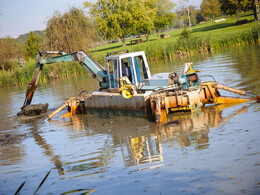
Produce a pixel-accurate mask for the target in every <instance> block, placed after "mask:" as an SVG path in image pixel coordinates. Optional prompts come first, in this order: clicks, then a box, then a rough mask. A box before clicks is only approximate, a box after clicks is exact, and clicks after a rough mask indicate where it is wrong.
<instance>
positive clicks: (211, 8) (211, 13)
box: [200, 0, 220, 19]
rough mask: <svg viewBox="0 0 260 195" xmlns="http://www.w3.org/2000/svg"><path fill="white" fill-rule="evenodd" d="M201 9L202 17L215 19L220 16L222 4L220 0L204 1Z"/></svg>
mask: <svg viewBox="0 0 260 195" xmlns="http://www.w3.org/2000/svg"><path fill="white" fill-rule="evenodd" d="M200 9H201V14H202V16H204V17H209V18H211V19H214V18H215V17H216V16H217V15H219V12H220V4H219V2H218V0H203V1H202V3H201V5H200Z"/></svg>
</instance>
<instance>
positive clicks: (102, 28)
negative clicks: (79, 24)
mask: <svg viewBox="0 0 260 195" xmlns="http://www.w3.org/2000/svg"><path fill="white" fill-rule="evenodd" d="M84 4H85V6H86V7H87V8H88V9H89V13H90V15H91V16H92V17H93V19H94V21H95V22H96V24H97V26H98V28H99V32H100V33H101V35H102V36H103V37H104V38H105V39H114V38H116V37H119V38H120V39H121V41H122V43H123V45H125V36H126V35H128V34H129V33H131V32H133V24H134V21H133V16H132V13H131V12H130V10H131V6H132V5H133V4H134V2H133V1H131V0H98V1H97V2H95V3H90V2H87V1H86V2H85V3H84Z"/></svg>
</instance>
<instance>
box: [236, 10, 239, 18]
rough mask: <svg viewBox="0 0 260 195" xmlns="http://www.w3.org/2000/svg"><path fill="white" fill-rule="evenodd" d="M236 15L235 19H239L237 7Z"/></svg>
mask: <svg viewBox="0 0 260 195" xmlns="http://www.w3.org/2000/svg"><path fill="white" fill-rule="evenodd" d="M236 16H237V21H239V11H238V9H237V10H236Z"/></svg>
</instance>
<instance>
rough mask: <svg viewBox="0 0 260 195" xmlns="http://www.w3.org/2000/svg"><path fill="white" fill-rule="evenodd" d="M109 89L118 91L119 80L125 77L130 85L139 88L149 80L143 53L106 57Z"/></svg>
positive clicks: (148, 71)
mask: <svg viewBox="0 0 260 195" xmlns="http://www.w3.org/2000/svg"><path fill="white" fill-rule="evenodd" d="M106 65H107V74H108V80H109V89H119V88H120V87H121V86H120V85H121V84H120V81H119V79H120V78H122V77H124V76H127V77H128V79H129V80H130V82H131V83H132V85H134V86H135V87H136V88H140V86H142V85H143V83H144V81H145V80H147V79H150V78H151V73H150V70H149V66H148V63H147V59H146V56H145V53H144V52H143V51H140V52H127V53H121V54H115V55H110V54H108V55H107V57H106Z"/></svg>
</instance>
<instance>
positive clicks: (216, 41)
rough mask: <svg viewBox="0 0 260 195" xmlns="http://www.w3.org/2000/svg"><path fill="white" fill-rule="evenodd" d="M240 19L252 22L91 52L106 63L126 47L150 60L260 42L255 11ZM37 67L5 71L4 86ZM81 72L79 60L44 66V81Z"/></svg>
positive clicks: (230, 21)
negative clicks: (111, 56)
mask: <svg viewBox="0 0 260 195" xmlns="http://www.w3.org/2000/svg"><path fill="white" fill-rule="evenodd" d="M217 19H218V18H217ZM240 19H241V20H245V19H247V20H248V21H249V23H247V24H244V25H236V17H235V16H233V17H227V18H226V20H225V21H222V22H219V23H214V22H213V21H209V22H206V23H204V24H199V25H197V26H195V27H193V28H192V32H191V33H190V36H189V37H188V38H184V37H183V36H182V35H181V34H182V32H183V30H184V29H177V30H172V31H169V32H167V33H168V34H169V35H170V37H169V38H165V39H157V35H156V34H154V35H151V36H150V41H148V42H147V41H146V40H145V38H142V39H143V43H141V44H137V45H131V44H130V41H131V40H130V39H128V40H126V46H125V47H122V43H121V42H116V43H111V44H106V45H103V46H100V47H96V48H92V50H91V53H90V54H91V56H92V57H93V58H94V59H95V60H96V61H98V62H99V63H100V64H103V65H104V64H105V56H106V54H107V53H108V52H114V51H118V50H125V49H127V50H129V51H145V53H146V56H147V58H148V59H149V60H155V59H163V58H175V57H176V56H179V55H192V54H198V53H204V52H211V51H214V50H219V49H221V48H227V47H234V46H242V45H245V44H259V43H260V25H258V24H257V22H256V21H253V13H252V12H249V13H245V14H241V15H240ZM34 66H35V62H29V63H28V64H27V65H26V66H24V67H22V68H17V69H14V70H12V71H8V72H2V71H1V72H0V87H7V86H13V85H24V84H27V83H28V82H29V81H30V80H31V77H32V73H33V69H34ZM79 74H86V70H85V69H84V68H83V67H81V66H80V65H78V63H77V62H71V63H63V64H51V65H44V69H43V72H42V74H41V79H40V82H43V81H46V80H51V79H55V78H61V77H69V76H71V75H74V76H75V75H79Z"/></svg>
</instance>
